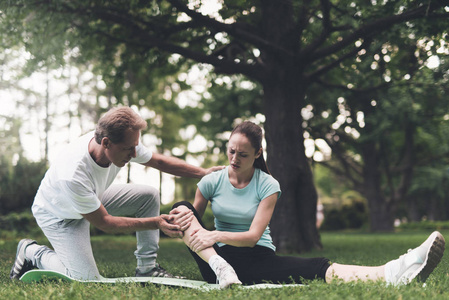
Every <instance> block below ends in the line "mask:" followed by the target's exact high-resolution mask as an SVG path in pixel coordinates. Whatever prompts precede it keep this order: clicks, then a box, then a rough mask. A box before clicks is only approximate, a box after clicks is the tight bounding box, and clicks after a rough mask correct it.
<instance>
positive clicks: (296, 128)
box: [264, 73, 322, 253]
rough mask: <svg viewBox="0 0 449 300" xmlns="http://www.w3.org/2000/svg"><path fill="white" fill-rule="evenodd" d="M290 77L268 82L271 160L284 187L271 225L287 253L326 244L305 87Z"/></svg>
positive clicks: (267, 123) (274, 173) (266, 94)
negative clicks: (309, 147)
mask: <svg viewBox="0 0 449 300" xmlns="http://www.w3.org/2000/svg"><path fill="white" fill-rule="evenodd" d="M289 78H294V77H292V76H289V75H288V74H285V73H284V74H282V75H281V76H279V77H277V78H276V79H273V81H270V82H268V83H266V84H264V98H265V101H264V102H265V116H266V126H265V130H266V132H265V136H266V139H267V153H268V159H267V163H268V166H269V168H270V171H271V173H272V175H273V176H274V177H275V178H276V179H277V180H278V181H279V182H280V185H281V190H282V195H281V198H280V199H279V201H278V203H277V205H276V209H275V211H274V214H273V218H272V220H271V225H270V226H271V229H272V236H273V239H274V243H275V245H276V247H277V250H278V251H279V252H283V253H289V252H303V251H307V250H310V249H311V248H322V245H321V242H320V237H319V234H318V230H317V228H316V225H315V223H316V204H317V192H316V189H315V186H314V183H313V176H312V172H311V168H310V165H309V161H308V159H307V157H306V155H305V151H304V150H305V149H304V138H303V130H302V126H301V125H302V118H301V108H302V103H303V99H304V91H305V89H304V86H301V85H299V84H298V81H295V82H290V80H289ZM297 78H298V77H296V79H297ZM283 79H284V80H283Z"/></svg>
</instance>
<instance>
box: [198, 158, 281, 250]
mask: <svg viewBox="0 0 449 300" xmlns="http://www.w3.org/2000/svg"><path fill="white" fill-rule="evenodd" d="M228 168H229V166H228V167H226V168H225V169H223V170H220V171H217V172H212V173H210V174H208V175H206V176H204V177H203V178H202V179H201V181H200V182H199V183H198V188H199V190H200V192H201V194H202V195H203V197H204V198H205V199H207V200H209V201H210V202H211V206H212V212H213V214H214V217H215V229H216V230H218V231H229V232H245V231H248V230H249V228H250V226H251V223H252V221H253V219H254V216H255V215H256V211H257V208H258V207H259V204H260V202H261V201H262V200H263V199H265V198H267V197H268V196H270V195H272V194H274V193H277V192H279V195H278V198H279V196H280V194H281V189H280V186H279V182H278V181H277V180H276V179H274V178H273V177H272V176H271V175H269V174H267V173H265V172H263V171H262V170H260V169H257V168H256V170H255V172H254V175H253V178H252V179H251V182H250V183H249V184H248V185H247V186H246V187H244V188H242V189H237V188H235V187H234V186H233V185H232V184H231V182H230V181H229V176H228ZM218 245H219V246H220V247H221V246H223V245H224V244H223V243H218ZM257 245H260V246H264V247H268V248H270V249H273V250H276V247H275V246H274V244H273V240H272V239H271V236H270V228H269V226H267V228H265V231H264V233H263V234H262V237H261V238H260V240H259V241H258V242H257Z"/></svg>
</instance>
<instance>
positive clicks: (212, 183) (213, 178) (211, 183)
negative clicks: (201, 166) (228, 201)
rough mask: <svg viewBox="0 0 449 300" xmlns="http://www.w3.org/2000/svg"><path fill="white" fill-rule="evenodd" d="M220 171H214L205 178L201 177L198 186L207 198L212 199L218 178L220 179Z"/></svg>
mask: <svg viewBox="0 0 449 300" xmlns="http://www.w3.org/2000/svg"><path fill="white" fill-rule="evenodd" d="M219 173H220V172H219V171H217V172H212V173H210V174H208V175H206V176H204V177H203V178H201V180H200V182H198V184H197V186H198V189H199V190H200V192H201V194H202V195H203V197H204V198H205V199H206V200H209V201H210V200H211V199H212V197H213V195H214V193H215V190H216V188H217V184H216V183H217V180H219V176H218V175H219Z"/></svg>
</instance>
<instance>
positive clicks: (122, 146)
mask: <svg viewBox="0 0 449 300" xmlns="http://www.w3.org/2000/svg"><path fill="white" fill-rule="evenodd" d="M139 137H140V130H132V129H128V130H127V131H126V132H125V138H124V140H123V141H122V142H120V143H116V144H115V143H112V142H111V141H110V140H108V143H107V145H106V149H105V154H106V157H107V158H108V159H109V160H110V161H111V162H112V163H113V164H114V165H116V166H117V167H120V168H121V167H123V166H125V165H126V164H127V163H128V162H129V161H130V160H131V158H133V157H136V147H137V145H138V144H139Z"/></svg>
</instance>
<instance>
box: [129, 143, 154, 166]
mask: <svg viewBox="0 0 449 300" xmlns="http://www.w3.org/2000/svg"><path fill="white" fill-rule="evenodd" d="M151 157H153V152H152V151H151V150H150V149H148V148H147V147H145V146H144V145H143V144H142V142H141V141H139V144H138V145H137V147H136V157H134V158H132V159H131V161H132V162H136V163H139V164H144V163H147V162H149V161H150V159H151Z"/></svg>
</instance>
